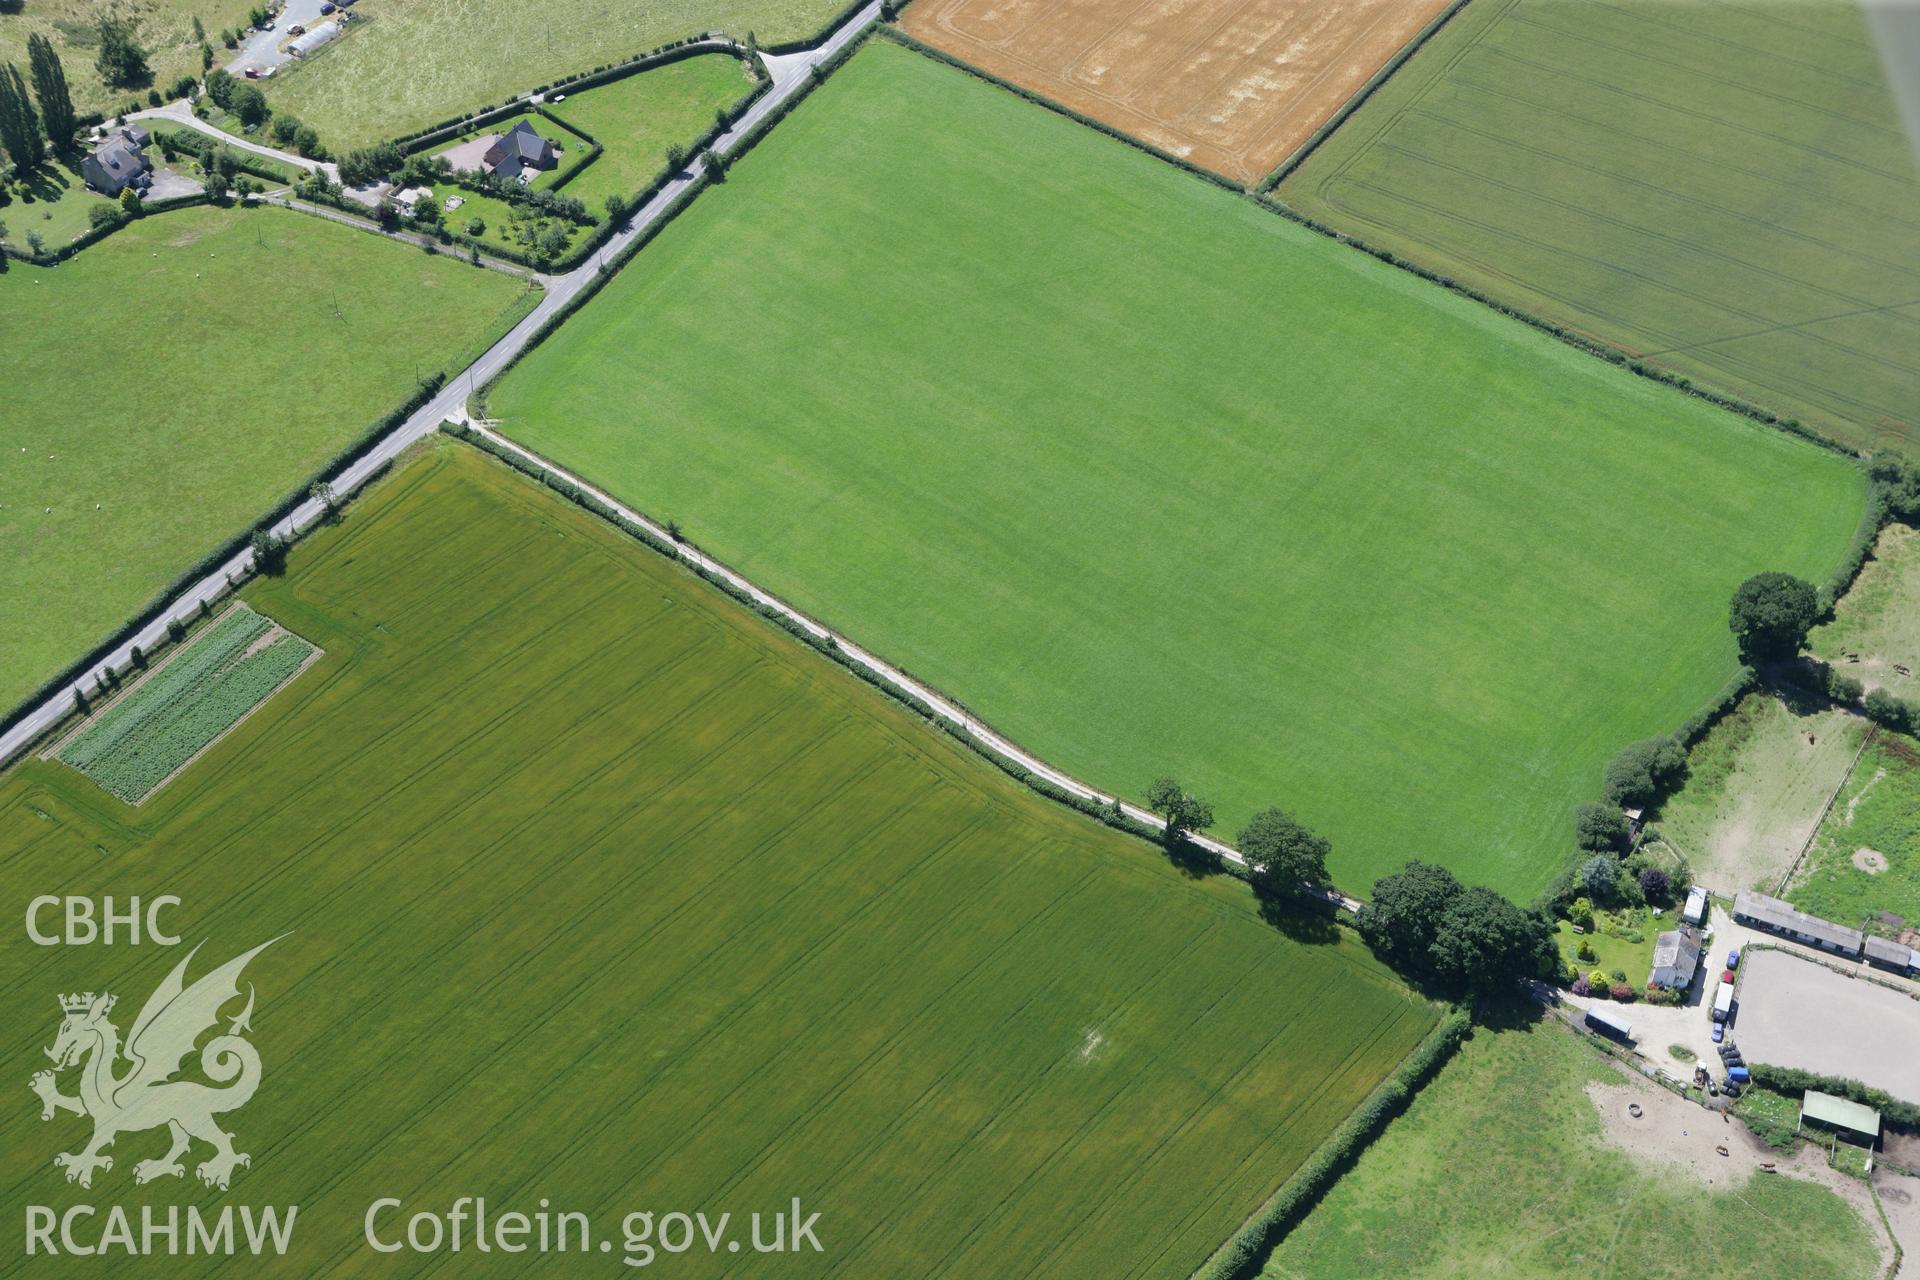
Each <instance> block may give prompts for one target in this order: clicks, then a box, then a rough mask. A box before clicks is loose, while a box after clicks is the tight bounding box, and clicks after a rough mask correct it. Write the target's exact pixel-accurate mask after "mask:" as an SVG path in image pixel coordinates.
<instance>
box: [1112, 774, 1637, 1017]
mask: <svg viewBox="0 0 1920 1280" xmlns="http://www.w3.org/2000/svg"><path fill="white" fill-rule="evenodd" d="M1147 805H1148V807H1149V808H1151V809H1152V810H1153V811H1154V812H1155V813H1157V814H1158V815H1160V817H1161V818H1162V819H1163V820H1165V822H1166V824H1167V825H1166V831H1165V836H1164V838H1165V840H1166V841H1167V843H1168V845H1169V847H1170V848H1171V847H1177V846H1179V845H1180V844H1182V843H1183V842H1185V841H1186V840H1187V839H1188V837H1189V835H1190V834H1191V833H1193V832H1197V831H1201V830H1203V829H1205V828H1206V827H1208V826H1210V825H1212V823H1213V806H1212V805H1210V804H1208V803H1207V802H1206V801H1205V800H1202V799H1201V798H1200V797H1198V796H1196V795H1194V794H1193V793H1192V792H1190V791H1188V790H1187V789H1186V788H1184V787H1182V786H1181V785H1180V784H1179V783H1178V782H1176V781H1175V780H1174V779H1172V778H1159V779H1156V780H1155V781H1154V783H1153V785H1152V786H1150V787H1148V788H1147ZM1238 843H1239V848H1240V853H1241V855H1242V856H1243V857H1245V858H1246V860H1247V878H1248V880H1249V881H1250V882H1251V883H1252V885H1253V888H1254V892H1255V893H1257V894H1259V895H1260V896H1261V897H1262V898H1263V899H1266V900H1268V901H1284V900H1287V899H1295V898H1300V897H1303V896H1306V895H1308V894H1311V893H1313V892H1315V891H1317V890H1319V889H1320V888H1321V887H1322V886H1324V885H1325V884H1326V883H1327V879H1328V877H1327V858H1328V856H1329V855H1330V854H1331V853H1332V852H1333V844H1332V842H1331V841H1329V840H1328V839H1327V838H1326V837H1325V836H1323V835H1320V834H1318V833H1317V832H1315V831H1313V830H1312V829H1311V828H1309V827H1308V826H1307V825H1306V824H1305V823H1303V822H1301V821H1300V820H1299V819H1298V818H1296V817H1294V816H1293V815H1292V814H1290V813H1288V812H1287V811H1286V810H1284V809H1278V808H1273V809H1263V810H1261V811H1260V812H1259V813H1256V814H1254V815H1253V817H1252V818H1251V819H1249V820H1248V822H1247V824H1246V826H1244V827H1242V828H1241V829H1240V835H1239V841H1238ZM1609 861H1611V860H1609ZM1356 923H1357V925H1358V927H1359V930H1360V936H1361V937H1362V938H1364V939H1366V942H1367V945H1368V946H1369V947H1371V948H1372V949H1373V953H1374V954H1375V955H1377V956H1379V957H1380V958H1381V959H1382V960H1384V961H1385V962H1386V963H1387V964H1389V965H1391V966H1393V968H1394V969H1396V970H1397V971H1398V972H1400V973H1401V974H1402V975H1403V976H1405V977H1407V978H1408V979H1410V980H1411V981H1413V982H1415V983H1416V984H1418V985H1420V986H1423V987H1427V988H1430V989H1433V990H1437V991H1442V992H1446V993H1450V994H1459V995H1471V994H1477V993H1479V992H1483V991H1488V990H1491V989H1492V988H1494V987H1496V986H1498V985H1500V984H1502V983H1505V982H1510V981H1512V980H1513V979H1514V978H1537V977H1557V976H1558V974H1559V970H1560V967H1561V961H1560V955H1559V951H1558V950H1557V948H1556V947H1555V945H1554V924H1553V918H1552V916H1550V915H1548V914H1547V913H1546V912H1544V911H1525V910H1522V909H1521V908H1519V907H1517V906H1515V905H1514V904H1513V903H1511V902H1509V901H1508V900H1507V899H1505V898H1503V897H1501V896H1500V895H1499V894H1498V893H1495V892H1494V891H1493V890H1491V889H1486V888H1481V887H1478V886H1475V887H1473V888H1468V887H1466V886H1464V885H1462V884H1461V883H1460V881H1459V880H1458V879H1456V878H1455V877H1454V875H1453V873H1452V872H1450V871H1448V870H1447V869H1446V868H1444V867H1436V866H1431V865H1429V864H1427V863H1424V862H1419V861H1414V862H1409V863H1408V864H1407V866H1406V869H1405V870H1403V871H1401V872H1399V873H1397V874H1395V875H1390V876H1386V877H1383V878H1382V879H1379V880H1376V881H1374V884H1373V900H1372V901H1371V902H1368V903H1366V904H1365V905H1364V906H1362V907H1361V908H1360V913H1359V916H1358V917H1357V920H1356Z"/></svg>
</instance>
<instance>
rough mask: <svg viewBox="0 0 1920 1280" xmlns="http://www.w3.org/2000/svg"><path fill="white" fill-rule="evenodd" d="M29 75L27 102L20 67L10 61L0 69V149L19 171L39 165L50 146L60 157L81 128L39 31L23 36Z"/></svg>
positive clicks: (61, 70) (56, 58) (61, 71)
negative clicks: (31, 90)
mask: <svg viewBox="0 0 1920 1280" xmlns="http://www.w3.org/2000/svg"><path fill="white" fill-rule="evenodd" d="M27 70H28V74H29V75H30V76H31V77H32V80H33V95H32V96H31V97H29V96H28V94H27V81H26V78H25V77H22V76H21V74H20V68H18V67H17V66H15V65H14V64H13V63H11V62H9V63H7V64H6V65H5V66H0V147H4V148H5V149H6V153H7V155H8V157H9V158H10V159H11V160H12V161H13V163H14V164H15V165H17V166H18V167H20V168H22V169H31V168H33V167H34V166H36V165H38V164H41V163H43V162H44V161H45V160H46V158H47V147H48V143H49V142H51V143H52V148H53V150H54V151H55V152H56V153H58V154H62V155H64V154H67V153H68V152H70V151H72V149H73V139H74V135H75V134H76V133H77V132H78V131H79V127H80V126H79V117H78V116H77V115H76V114H75V112H74V109H73V94H72V93H71V91H70V90H69V89H68V88H67V72H66V68H65V67H63V66H62V65H61V64H60V55H59V54H58V53H56V52H55V51H54V48H53V42H52V41H50V40H48V39H47V38H46V37H45V36H43V35H41V34H40V33H39V32H35V33H34V34H32V35H30V36H28V37H27ZM36 100H37V102H38V106H37V107H36V105H35V103H36Z"/></svg>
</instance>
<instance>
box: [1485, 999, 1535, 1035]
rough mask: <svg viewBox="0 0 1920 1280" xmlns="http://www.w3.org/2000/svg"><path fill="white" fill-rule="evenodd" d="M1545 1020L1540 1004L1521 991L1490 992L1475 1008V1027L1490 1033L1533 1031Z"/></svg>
mask: <svg viewBox="0 0 1920 1280" xmlns="http://www.w3.org/2000/svg"><path fill="white" fill-rule="evenodd" d="M1545 1018H1546V1010H1545V1009H1544V1008H1543V1007H1542V1006H1541V1004H1540V1002H1539V1001H1538V1000H1535V999H1534V998H1533V997H1532V996H1530V995H1528V994H1526V993H1525V992H1523V991H1520V990H1501V991H1493V992H1489V993H1488V994H1486V995H1483V996H1481V997H1480V999H1479V1000H1477V1001H1475V1002H1474V1007H1473V1025H1474V1026H1476V1027H1480V1028H1484V1029H1485V1030H1488V1031H1532V1030H1533V1029H1534V1028H1536V1027H1538V1026H1540V1025H1541V1023H1542V1022H1543V1021H1544V1020H1545Z"/></svg>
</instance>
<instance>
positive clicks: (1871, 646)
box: [1807, 524, 1920, 698]
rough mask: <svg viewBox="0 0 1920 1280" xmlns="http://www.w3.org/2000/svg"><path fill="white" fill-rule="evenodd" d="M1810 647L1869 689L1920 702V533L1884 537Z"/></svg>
mask: <svg viewBox="0 0 1920 1280" xmlns="http://www.w3.org/2000/svg"><path fill="white" fill-rule="evenodd" d="M1807 647H1808V649H1810V650H1811V651H1812V652H1813V653H1815V654H1817V655H1818V656H1819V657H1821V658H1824V659H1825V660H1826V661H1828V662H1831V663H1833V664H1835V665H1836V666H1838V667H1839V668H1840V670H1841V672H1843V673H1844V674H1846V675H1850V676H1853V677H1854V678H1856V679H1858V680H1860V681H1861V682H1862V683H1864V684H1865V685H1866V686H1867V687H1868V688H1882V689H1886V690H1889V691H1890V692H1892V693H1894V694H1895V695H1897V696H1899V697H1902V698H1920V674H1916V673H1920V529H1915V528H1913V527H1912V526H1911V525H1904V524H1890V525H1888V526H1887V527H1886V528H1884V529H1882V530H1881V531H1880V537H1879V540H1878V541H1876V542H1875V543H1874V544H1873V558H1872V559H1871V560H1868V561H1867V563H1866V567H1865V568H1863V569H1861V570H1860V576H1859V577H1857V578H1855V579H1854V580H1853V586H1852V587H1851V588H1850V589H1849V590H1848V591H1847V594H1845V595H1844V596H1842V597H1840V599H1839V600H1838V601H1837V602H1836V603H1835V605H1834V609H1833V620H1832V621H1830V622H1828V623H1826V624H1825V625H1824V626H1820V627H1815V628H1814V631H1813V635H1812V637H1811V638H1810V639H1809V640H1808V642H1807ZM1902 667H1904V668H1906V670H1905V672H1904V673H1903V672H1902V671H1901V670H1900V669H1901V668H1902Z"/></svg>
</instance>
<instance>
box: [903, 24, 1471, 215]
mask: <svg viewBox="0 0 1920 1280" xmlns="http://www.w3.org/2000/svg"><path fill="white" fill-rule="evenodd" d="M1450 2H1451V0H1331V2H1328V0H1255V3H1252V4H1243V3H1239V0H1153V3H1149V4H1144V5H1136V4H1131V3H1122V2H1120V0H1094V2H1093V3H1082V4H1070V3H1066V2H1065V0H1013V2H1012V3H1006V2H1005V0H915V3H914V4H913V5H912V6H911V7H909V8H908V9H907V11H906V14H905V16H904V18H903V23H904V25H905V26H906V29H907V31H908V32H909V33H911V34H912V35H914V36H916V37H918V38H919V39H922V40H924V41H926V42H927V43H928V44H931V45H934V46H935V47H937V48H939V49H941V50H944V51H945V52H947V53H950V54H952V55H953V56H954V57H956V58H959V59H961V60H962V61H965V62H969V63H972V64H973V65H974V66H977V67H980V68H982V69H983V70H986V71H991V72H993V73H994V74H995V75H997V76H1001V77H1003V78H1005V79H1008V80H1011V81H1013V82H1014V83H1015V84H1018V85H1020V86H1022V87H1023V88H1027V89H1031V90H1033V91H1034V92H1036V93H1039V94H1042V95H1044V96H1046V97H1048V98H1051V99H1053V100H1054V101H1056V102H1059V103H1063V104H1065V105H1066V106H1069V107H1072V108H1073V109H1074V110H1076V111H1080V112H1083V113H1084V114H1086V115H1090V116H1092V117H1094V118H1095V119H1097V120H1100V121H1102V122H1104V123H1106V124H1110V125H1112V126H1113V127H1114V128H1116V129H1119V130H1121V131H1122V132H1124V133H1130V134H1132V135H1133V136H1135V137H1136V138H1140V139H1142V140H1143V141H1146V142H1150V143H1152V144H1153V145H1154V146H1156V147H1159V148H1160V149H1161V150H1163V151H1167V152H1170V153H1172V154H1173V155H1177V156H1180V157H1181V158H1183V159H1186V160H1190V161H1192V162H1193V163H1194V164H1197V165H1199V166H1200V167H1201V168H1203V169H1209V170H1212V171H1213V172H1215V173H1218V174H1221V175H1222V176H1224V177H1228V178H1232V179H1233V180H1234V181H1236V182H1242V183H1252V182H1256V181H1258V180H1259V179H1260V178H1261V177H1262V176H1264V175H1265V174H1267V173H1270V172H1272V171H1273V170H1274V169H1276V168H1278V167H1279V165H1280V163H1281V162H1282V161H1283V160H1285V159H1286V158H1287V157H1288V156H1290V155H1292V154H1293V152H1294V151H1295V150H1296V149H1297V148H1298V147H1299V146H1300V145H1301V144H1302V143H1304V142H1305V141H1306V140H1307V138H1308V137H1309V136H1310V135H1311V134H1312V133H1313V131H1314V130H1315V129H1317V128H1319V127H1320V126H1321V125H1322V124H1325V123H1326V122H1327V120H1328V119H1330V118H1331V117H1332V116H1333V114H1334V112H1336V111H1337V110H1339V109H1340V107H1341V105H1342V104H1343V103H1345V102H1346V101H1347V99H1348V98H1350V97H1352V96H1353V94H1354V93H1355V92H1356V91H1357V90H1358V89H1359V88H1360V87H1361V85H1363V84H1365V83H1366V81H1367V79H1368V77H1370V76H1371V75H1373V73H1374V72H1376V71H1378V70H1379V69H1380V68H1381V67H1382V66H1384V65H1385V64H1386V63H1387V61H1388V60H1389V59H1391V58H1392V57H1393V56H1394V54H1396V53H1398V52H1399V51H1400V48H1401V46H1402V45H1404V44H1406V43H1407V41H1409V40H1410V39H1412V38H1413V36H1414V35H1415V34H1416V33H1418V32H1419V31H1420V29H1421V28H1422V27H1424V26H1426V25H1427V23H1429V22H1431V21H1433V20H1434V19H1435V18H1436V17H1437V16H1439V14H1440V13H1441V12H1442V11H1443V10H1445V9H1446V8H1447V6H1448V4H1449V3H1450Z"/></svg>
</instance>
